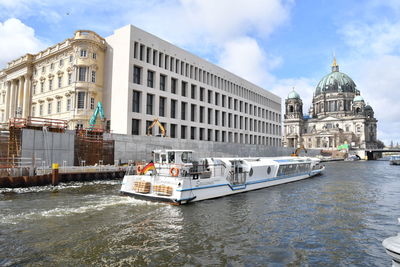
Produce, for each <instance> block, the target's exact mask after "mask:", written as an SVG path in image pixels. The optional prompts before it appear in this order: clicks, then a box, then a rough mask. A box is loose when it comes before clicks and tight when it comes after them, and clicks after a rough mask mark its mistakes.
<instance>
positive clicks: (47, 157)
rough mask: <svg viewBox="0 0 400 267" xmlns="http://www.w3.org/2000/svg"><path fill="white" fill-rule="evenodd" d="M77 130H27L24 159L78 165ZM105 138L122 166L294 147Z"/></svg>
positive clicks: (284, 151) (281, 152) (275, 152)
mask: <svg viewBox="0 0 400 267" xmlns="http://www.w3.org/2000/svg"><path fill="white" fill-rule="evenodd" d="M74 137H75V132H74V131H67V132H65V133H53V132H43V131H38V130H31V129H23V132H22V157H23V158H26V159H33V158H35V160H36V165H40V164H41V163H39V162H41V161H45V162H46V165H47V166H50V165H51V163H58V164H60V166H62V164H63V162H64V161H66V166H72V165H73V163H74V141H75V140H74ZM105 139H113V140H115V147H114V159H115V160H118V161H119V162H120V163H127V162H128V161H140V160H146V161H148V160H151V151H153V150H156V149H189V150H193V151H194V152H195V154H196V157H198V158H202V157H236V156H238V157H272V156H289V155H290V154H291V153H293V151H294V149H293V148H285V147H270V146H263V145H244V144H230V143H222V142H212V141H197V140H196V141H195V140H180V139H175V138H168V137H166V138H161V137H153V136H134V135H124V134H105ZM319 153H320V150H318V149H314V150H308V152H307V154H305V153H304V151H302V152H301V154H300V155H307V156H315V155H318V154H319Z"/></svg>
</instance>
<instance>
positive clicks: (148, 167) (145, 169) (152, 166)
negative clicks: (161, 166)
mask: <svg viewBox="0 0 400 267" xmlns="http://www.w3.org/2000/svg"><path fill="white" fill-rule="evenodd" d="M155 169H156V166H154V163H153V162H152V161H150V162H149V163H148V164H147V165H146V166H145V167H144V168H143V170H142V172H141V174H146V172H147V171H149V170H155Z"/></svg>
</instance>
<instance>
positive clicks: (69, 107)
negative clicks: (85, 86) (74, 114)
mask: <svg viewBox="0 0 400 267" xmlns="http://www.w3.org/2000/svg"><path fill="white" fill-rule="evenodd" d="M71 103H72V102H71V98H68V99H67V111H70V110H71Z"/></svg>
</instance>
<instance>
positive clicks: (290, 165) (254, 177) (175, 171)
mask: <svg viewBox="0 0 400 267" xmlns="http://www.w3.org/2000/svg"><path fill="white" fill-rule="evenodd" d="M153 156H154V157H153V161H152V162H150V163H148V164H147V165H136V166H132V167H131V168H129V169H128V171H127V173H126V174H125V176H124V179H123V181H122V187H121V193H122V194H127V195H132V196H137V197H142V198H145V199H153V200H158V201H163V202H172V203H176V204H185V203H188V202H194V201H200V200H205V199H211V198H216V197H222V196H227V195H232V194H237V193H242V192H247V191H251V190H256V189H261V188H265V187H269V186H274V185H279V184H283V183H289V182H294V181H298V180H302V179H306V178H309V177H312V176H315V175H317V174H320V173H321V172H323V170H324V166H322V165H320V160H319V159H317V158H311V157H259V158H204V159H200V160H195V159H194V158H193V153H192V151H190V150H157V151H153Z"/></svg>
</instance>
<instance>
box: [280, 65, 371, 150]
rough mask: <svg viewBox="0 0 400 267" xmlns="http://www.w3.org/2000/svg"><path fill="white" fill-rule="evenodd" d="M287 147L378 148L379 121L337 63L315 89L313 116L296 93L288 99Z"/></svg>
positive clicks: (285, 121)
mask: <svg viewBox="0 0 400 267" xmlns="http://www.w3.org/2000/svg"><path fill="white" fill-rule="evenodd" d="M285 107H286V114H285V119H284V146H286V147H299V146H301V145H304V147H306V148H321V149H336V148H337V147H338V146H339V145H342V144H346V143H347V144H349V145H350V146H351V147H352V148H358V149H368V148H376V147H377V139H376V138H377V136H376V134H377V120H376V119H375V117H374V111H373V109H372V107H371V106H369V105H366V103H365V101H364V99H363V97H362V96H361V95H360V91H359V90H358V89H357V88H356V84H355V83H354V81H353V80H352V79H351V78H350V77H349V76H347V75H346V74H344V73H342V72H339V66H338V65H337V64H336V60H335V61H334V64H333V65H332V72H331V73H330V74H328V75H326V76H325V77H323V78H322V79H321V81H320V82H319V83H318V85H317V88H316V90H315V93H314V96H313V100H312V106H311V107H310V110H309V115H308V116H304V115H303V102H302V100H301V98H300V96H299V95H298V94H297V93H296V92H295V91H294V90H293V91H292V92H291V93H290V94H289V95H288V98H287V99H286V100H285Z"/></svg>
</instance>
